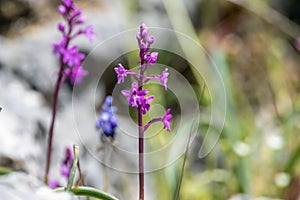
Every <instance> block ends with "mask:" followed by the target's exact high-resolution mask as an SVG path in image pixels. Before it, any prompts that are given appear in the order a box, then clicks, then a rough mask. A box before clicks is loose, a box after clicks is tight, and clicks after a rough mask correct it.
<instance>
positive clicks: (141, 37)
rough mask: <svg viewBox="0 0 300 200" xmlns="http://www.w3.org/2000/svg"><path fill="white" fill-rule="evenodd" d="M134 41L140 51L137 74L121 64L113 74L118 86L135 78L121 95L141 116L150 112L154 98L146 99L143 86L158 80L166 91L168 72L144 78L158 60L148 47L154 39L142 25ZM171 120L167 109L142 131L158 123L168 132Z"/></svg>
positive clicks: (166, 70) (156, 54) (146, 92)
mask: <svg viewBox="0 0 300 200" xmlns="http://www.w3.org/2000/svg"><path fill="white" fill-rule="evenodd" d="M136 39H137V41H138V45H139V49H140V54H139V56H140V61H139V63H140V64H141V66H140V67H139V68H138V69H139V72H138V73H137V72H134V71H133V70H127V69H125V68H124V66H123V65H122V64H119V65H118V67H116V68H115V72H116V73H117V78H118V84H120V83H123V82H124V79H125V77H127V75H131V76H133V78H135V80H136V81H137V82H133V83H132V85H131V90H122V94H123V95H124V96H125V97H127V101H128V104H129V106H131V107H134V108H136V110H137V111H139V109H140V111H141V112H142V114H146V113H147V111H149V110H150V102H151V101H152V100H153V99H154V96H153V95H152V96H148V97H146V95H147V94H148V93H149V91H148V90H144V89H142V87H143V85H144V84H145V83H147V82H148V81H150V80H158V81H159V82H160V83H161V84H162V87H163V89H164V90H167V82H168V76H169V72H168V68H166V69H165V70H164V71H163V72H162V73H161V75H150V76H146V75H145V72H146V71H147V69H148V67H149V66H150V65H154V64H155V63H156V61H157V58H158V52H150V46H151V45H152V44H153V43H154V37H153V36H152V35H151V36H149V35H148V28H147V26H146V25H145V24H142V25H141V26H140V31H139V32H138V33H137V35H136ZM171 119H172V115H171V114H170V109H168V110H167V113H166V115H165V116H164V117H163V118H156V119H154V120H151V121H150V122H149V123H148V124H147V125H145V126H144V130H146V128H148V127H149V125H150V124H151V123H154V122H158V121H160V122H162V123H163V124H164V128H166V129H167V130H168V132H170V120H171Z"/></svg>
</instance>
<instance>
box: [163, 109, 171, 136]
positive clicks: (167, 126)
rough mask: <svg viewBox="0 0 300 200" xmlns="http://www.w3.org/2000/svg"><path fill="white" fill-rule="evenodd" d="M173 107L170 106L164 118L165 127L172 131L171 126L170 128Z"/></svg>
mask: <svg viewBox="0 0 300 200" xmlns="http://www.w3.org/2000/svg"><path fill="white" fill-rule="evenodd" d="M170 112H171V109H170V108H168V110H167V112H166V114H165V116H164V117H163V118H162V122H163V123H164V128H167V131H168V132H170V131H171V128H170V121H171V119H172V117H173V116H172V114H170Z"/></svg>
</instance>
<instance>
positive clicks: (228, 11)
mask: <svg viewBox="0 0 300 200" xmlns="http://www.w3.org/2000/svg"><path fill="white" fill-rule="evenodd" d="M75 2H76V3H77V6H78V7H82V8H83V13H84V15H85V16H86V17H87V23H88V24H93V25H94V27H95V33H96V35H97V39H96V41H95V42H93V43H89V42H88V41H86V40H85V39H79V40H78V46H79V47H80V50H81V51H83V52H86V53H89V52H90V51H91V50H92V49H93V48H94V47H95V46H96V45H97V44H99V43H100V42H103V41H105V40H106V39H108V38H109V37H111V36H113V35H115V34H118V33H120V32H122V31H125V30H128V29H132V28H136V27H138V25H139V24H140V23H142V22H144V23H146V24H147V25H148V26H150V27H151V26H154V27H163V28H174V29H176V30H178V31H181V32H183V33H185V34H187V35H189V36H191V37H192V36H193V35H194V34H195V36H196V37H197V39H198V40H199V41H200V42H201V44H202V45H203V46H204V47H205V48H206V50H207V51H208V53H209V54H210V55H211V56H212V58H213V60H214V61H215V62H216V63H217V65H218V66H219V67H220V68H219V70H220V71H221V74H222V77H223V80H224V83H225V89H226V93H227V98H228V110H227V117H226V122H225V127H224V130H223V132H222V135H221V138H220V140H219V142H218V144H217V145H216V147H215V148H214V150H213V152H211V153H210V154H209V156H207V157H205V158H203V159H199V158H198V150H199V144H198V143H197V142H194V143H193V145H192V147H191V149H190V151H189V154H188V159H187V160H188V161H187V164H186V166H185V170H184V172H185V173H184V177H183V181H182V187H181V190H180V199H206V200H207V199H249V198H250V199H251V198H253V199H258V197H261V196H265V197H266V199H290V200H295V199H299V198H300V192H299V191H300V190H299V181H300V178H299V177H300V164H299V162H298V161H299V156H300V153H299V152H300V140H299V136H298V135H299V131H300V127H299V124H300V117H299V112H300V96H299V89H300V85H299V83H300V82H299V79H300V68H299V63H300V62H299V61H300V57H299V50H297V49H296V48H295V46H296V45H295V41H296V39H297V38H298V37H299V36H300V28H299V23H300V21H299V20H300V14H299V13H300V3H299V2H298V1H296V0H290V1H284V0H269V1H266V0H260V1H258V0H256V1H250V0H228V1H226V0H185V1H182V0H180V1H168V0H162V1H160V0H153V1H138V0H133V1H117V0H111V1H109V0H89V1H75ZM59 3H60V1H58V0H55V1H50V0H49V1H46V0H44V1H35V0H0V91H1V93H0V106H1V107H2V111H1V112H0V166H4V167H8V168H11V169H13V170H14V171H21V172H18V173H11V174H9V175H4V176H0V194H1V196H0V199H14V198H15V199H18V197H21V196H22V197H23V199H43V197H41V196H39V195H41V194H40V193H44V192H45V194H47V195H48V193H49V194H50V193H51V192H50V191H49V190H47V189H45V186H43V183H42V182H43V181H42V177H43V173H44V168H45V166H44V163H45V155H46V153H45V151H46V139H47V133H48V128H49V123H50V117H51V105H52V93H53V88H54V84H55V78H56V72H57V59H56V57H55V56H54V55H52V53H51V52H52V47H51V42H52V41H56V40H58V39H59V38H60V35H59V32H58V31H57V30H56V26H57V23H58V21H60V20H61V18H60V16H59V14H58V13H57V6H58V5H59ZM181 3H182V5H183V6H180V5H181ZM173 4H174V5H173ZM177 5H179V6H177ZM186 14H187V16H188V18H186V17H185V16H186ZM188 24H191V25H192V26H191V27H192V29H180V28H182V27H186V25H188ZM191 30H192V31H191ZM119 48H121V47H120V46H115V47H112V48H111V49H109V50H108V51H107V54H109V53H110V52H113V51H118V50H119ZM106 58H107V55H97V56H95V57H92V58H91V60H92V61H93V64H95V65H96V66H101V62H103V60H106ZM122 59H123V60H124V62H129V63H130V62H134V61H130V58H128V57H125V58H122ZM166 64H168V65H169V66H172V67H174V68H176V69H179V71H180V72H181V73H182V74H183V75H184V76H185V77H186V78H187V79H188V80H189V82H190V83H191V85H192V86H193V88H195V91H199V90H198V89H199V88H202V85H201V84H199V83H203V84H204V82H203V80H202V79H201V80H196V79H197V78H196V77H197V76H195V75H194V74H193V71H192V70H191V67H190V66H189V65H188V63H187V62H181V61H180V59H178V58H176V57H171V58H170V59H169V61H167V63H166ZM112 77H114V73H113V70H112V68H111V70H109V71H108V72H107V73H106V76H105V77H104V78H103V79H102V80H101V83H100V85H101V86H100V87H99V88H98V93H97V96H96V99H97V101H98V102H97V105H95V108H96V111H97V112H99V109H100V106H101V104H102V102H103V100H104V98H105V96H106V95H107V94H111V92H112V89H113V87H114V85H115V83H116V78H112ZM97 78H98V77H96V75H94V76H93V74H90V75H89V77H88V80H92V79H97ZM197 88H198V89H197ZM89 92H90V91H89V88H88V87H87V88H86V90H82V91H80V94H79V95H77V96H76V99H77V100H76V102H80V104H76V106H77V108H78V110H81V111H82V113H83V114H82V117H81V119H82V120H84V121H83V122H82V123H81V124H86V126H84V127H81V128H84V129H85V130H86V134H84V138H79V137H78V135H77V134H76V130H75V129H76V126H75V125H74V121H73V109H72V86H71V85H65V86H64V87H63V88H62V90H61V93H60V97H59V106H58V115H57V122H56V127H55V136H54V151H53V161H52V164H53V166H52V167H51V176H52V177H53V178H55V179H58V180H60V181H61V182H62V183H64V181H65V180H63V178H61V177H60V172H59V167H60V162H61V159H62V157H63V152H64V148H65V146H71V145H72V144H74V143H77V144H82V141H84V143H85V144H86V145H87V146H89V147H90V149H92V150H95V152H96V149H97V145H98V143H99V142H100V140H99V133H97V132H96V130H95V129H94V126H95V120H96V119H95V116H94V115H93V114H90V113H88V112H86V109H87V107H86V105H87V104H89V103H91V102H89V100H88V99H86V98H85V95H86V94H87V93H89ZM169 101H171V102H172V100H169ZM209 102H210V95H209V92H208V91H207V90H206V91H205V93H204V97H203V99H202V100H201V101H200V102H199V105H200V108H201V109H203V110H202V112H203V114H204V115H206V114H207V115H208V116H209V111H208V110H207V108H209ZM119 120H120V123H121V124H130V123H127V122H128V119H126V118H125V117H124V116H123V115H122V113H120V116H119ZM207 123H208V122H206V121H204V122H201V124H200V125H199V128H200V129H199V130H200V131H199V135H198V137H197V140H198V141H199V142H200V141H202V139H203V138H202V137H203V136H202V135H201V134H200V133H201V132H202V131H205V130H206V128H207V125H208V124H207ZM127 129H129V130H132V131H134V130H135V129H134V127H131V126H129V127H127ZM119 132H120V133H119V134H118V135H119V136H118V137H117V139H116V140H117V141H116V142H119V143H122V144H126V145H128V146H131V145H133V147H132V148H135V147H134V144H135V143H133V142H132V141H131V140H127V139H126V137H123V136H122V134H121V130H119ZM80 136H82V135H80ZM112 154H114V153H112ZM80 156H81V158H80V159H81V163H82V168H83V173H84V176H85V182H86V185H90V186H94V187H97V188H100V189H102V187H103V181H102V176H103V174H102V172H103V166H102V165H101V164H100V163H99V162H98V161H97V160H96V159H95V158H94V157H93V156H91V155H90V153H89V152H88V151H87V149H86V148H85V147H84V146H81V147H80ZM98 156H100V157H101V156H103V152H102V153H101V152H100V153H99V154H98ZM112 157H113V155H112ZM124 160H125V161H120V160H116V159H115V160H113V161H112V162H114V163H115V164H122V162H127V164H128V163H129V164H128V165H133V166H134V165H135V162H136V161H135V160H126V159H124ZM182 161H183V158H180V159H179V160H177V161H176V162H174V164H173V165H171V166H170V167H168V168H166V169H161V170H158V171H156V172H153V173H150V174H148V175H147V184H148V185H147V189H146V190H147V192H146V193H147V197H148V199H174V197H175V194H176V190H177V185H178V181H179V177H180V172H181V167H182ZM14 176H15V177H14ZM17 184H20V185H21V186H19V185H17ZM12 185H13V187H12ZM11 187H12V188H13V189H11ZM8 188H10V190H8ZM24 188H25V189H24ZM109 188H110V189H109V192H111V193H112V194H114V195H116V196H117V197H119V198H120V199H136V197H135V196H136V195H137V176H136V175H134V174H129V173H124V172H119V171H116V170H110V187H109ZM12 195H13V196H14V197H13V196H12ZM52 195H55V194H52ZM50 196H51V194H50ZM22 197H21V198H22ZM59 198H60V197H57V198H56V197H53V199H59ZM61 199H70V196H68V195H67V196H63V197H61Z"/></svg>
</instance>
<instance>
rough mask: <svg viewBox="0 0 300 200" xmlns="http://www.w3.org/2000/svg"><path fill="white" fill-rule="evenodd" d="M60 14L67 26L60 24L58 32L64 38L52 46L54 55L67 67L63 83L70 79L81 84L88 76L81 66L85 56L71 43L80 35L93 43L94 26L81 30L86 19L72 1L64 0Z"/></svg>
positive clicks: (59, 8) (60, 7)
mask: <svg viewBox="0 0 300 200" xmlns="http://www.w3.org/2000/svg"><path fill="white" fill-rule="evenodd" d="M58 12H59V13H60V14H61V15H62V16H63V18H64V20H65V24H64V23H62V22H60V23H58V30H59V31H60V32H61V33H62V38H61V40H60V41H59V42H54V43H53V44H52V46H53V53H54V54H56V55H57V56H58V58H59V59H60V61H61V63H62V64H63V65H66V66H67V67H65V68H64V70H63V72H62V73H63V76H64V78H63V81H65V80H67V79H69V80H70V82H71V83H72V84H74V83H80V82H81V81H82V78H83V77H84V76H86V75H87V74H88V72H87V71H85V70H84V69H83V68H82V65H81V62H82V60H83V59H84V58H85V55H84V54H82V53H80V52H79V50H78V47H77V46H76V45H73V46H71V45H70V42H71V40H73V39H74V38H76V37H77V36H79V35H85V36H86V37H87V38H88V39H89V40H90V41H92V40H93V39H94V37H95V35H94V32H93V26H91V25H90V26H86V27H84V28H80V25H83V24H84V22H85V17H84V16H83V15H82V14H81V13H82V11H81V9H77V8H76V6H75V4H74V2H73V1H72V0H62V4H61V5H60V6H59V7H58Z"/></svg>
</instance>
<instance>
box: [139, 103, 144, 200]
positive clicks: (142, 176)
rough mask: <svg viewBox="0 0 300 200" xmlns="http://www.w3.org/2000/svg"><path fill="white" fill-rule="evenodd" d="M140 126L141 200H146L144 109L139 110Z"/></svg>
mask: <svg viewBox="0 0 300 200" xmlns="http://www.w3.org/2000/svg"><path fill="white" fill-rule="evenodd" d="M138 125H139V188H140V198H139V199H140V200H144V128H143V116H142V109H141V107H140V106H139V108H138Z"/></svg>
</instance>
